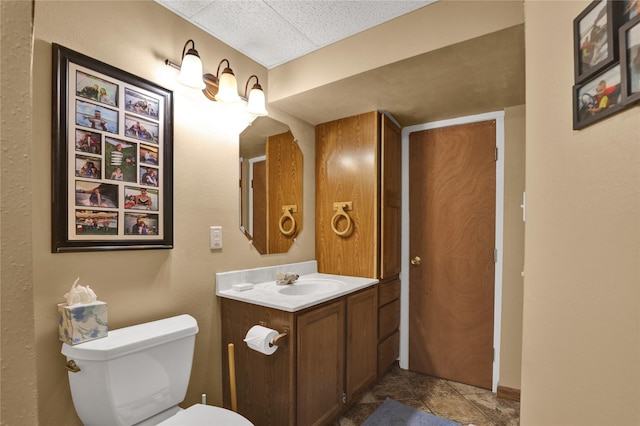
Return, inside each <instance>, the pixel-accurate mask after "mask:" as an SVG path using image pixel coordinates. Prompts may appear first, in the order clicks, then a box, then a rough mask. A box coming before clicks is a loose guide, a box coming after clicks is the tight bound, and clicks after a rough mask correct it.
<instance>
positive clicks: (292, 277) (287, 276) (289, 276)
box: [276, 272, 300, 285]
mask: <svg viewBox="0 0 640 426" xmlns="http://www.w3.org/2000/svg"><path fill="white" fill-rule="evenodd" d="M298 278H300V275H298V274H293V273H291V272H286V273H285V272H278V273H277V274H276V284H277V285H288V284H293V283H294V282H295V281H296V280H297V279H298Z"/></svg>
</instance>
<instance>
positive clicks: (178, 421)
mask: <svg viewBox="0 0 640 426" xmlns="http://www.w3.org/2000/svg"><path fill="white" fill-rule="evenodd" d="M185 425H189V426H215V425H220V426H253V423H251V422H250V421H249V420H247V419H246V418H245V417H243V416H241V415H240V414H238V413H234V412H233V411H231V410H226V409H224V408H220V407H214V406H212V405H203V404H195V405H192V406H191V407H189V408H187V409H186V410H182V411H180V412H178V413H176V415H175V416H173V417H170V418H168V419H167V420H165V421H163V422H161V423H158V426H185Z"/></svg>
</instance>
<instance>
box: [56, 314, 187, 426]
mask: <svg viewBox="0 0 640 426" xmlns="http://www.w3.org/2000/svg"><path fill="white" fill-rule="evenodd" d="M197 332H198V323H197V322H196V320H195V318H193V317H192V316H190V315H180V316H176V317H171V318H166V319H163V320H159V321H153V322H148V323H145V324H139V325H134V326H131V327H126V328H121V329H118V330H112V331H109V334H108V336H107V337H104V338H102V339H97V340H92V341H89V342H86V343H82V344H80V345H76V346H70V345H67V344H66V343H63V344H62V353H63V354H64V355H66V357H67V360H68V361H69V360H73V361H75V363H76V365H77V366H78V367H79V368H80V371H78V372H75V373H74V372H71V371H69V384H70V387H71V395H72V397H73V404H74V406H75V408H76V412H77V413H78V416H80V419H81V420H82V422H83V423H84V424H85V425H114V426H115V425H123V426H130V425H135V424H136V423H139V422H141V421H143V420H145V419H148V418H149V417H152V416H154V415H156V414H158V413H160V412H162V411H165V410H168V409H172V408H176V409H177V405H178V404H179V403H180V402H182V401H183V400H184V397H185V394H186V392H187V386H188V385H189V376H190V374H191V364H192V361H193V348H194V344H195V335H196V333H197Z"/></svg>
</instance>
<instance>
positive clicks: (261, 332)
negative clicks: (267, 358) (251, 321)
mask: <svg viewBox="0 0 640 426" xmlns="http://www.w3.org/2000/svg"><path fill="white" fill-rule="evenodd" d="M278 334H279V333H278V332H277V331H276V330H272V329H270V328H267V327H263V326H261V325H254V326H253V327H251V328H250V329H249V331H248V332H247V335H246V336H245V338H244V341H245V342H246V343H247V346H249V347H250V348H251V349H253V350H254V351H258V352H260V353H263V354H265V355H272V354H273V353H274V352H275V351H277V350H278V347H277V346H276V345H272V344H271V342H272V341H273V339H274V338H276V337H278Z"/></svg>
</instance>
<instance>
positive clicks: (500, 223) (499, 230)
mask: <svg viewBox="0 0 640 426" xmlns="http://www.w3.org/2000/svg"><path fill="white" fill-rule="evenodd" d="M490 120H495V121H496V147H497V148H498V158H497V160H496V224H495V225H496V236H495V248H496V250H497V255H496V263H495V283H494V291H495V294H494V302H493V303H494V306H493V348H494V357H493V374H492V386H491V390H492V391H493V392H497V389H498V379H499V377H500V330H501V322H502V258H503V232H504V111H494V112H488V113H485V114H478V115H471V116H466V117H459V118H454V119H450V120H442V121H435V122H432V123H424V124H416V125H414V126H409V127H405V128H403V129H402V225H401V229H402V242H401V247H402V248H401V270H400V282H401V291H400V367H401V368H403V369H405V370H406V369H408V368H409V268H410V267H411V266H410V263H409V262H410V261H409V258H410V253H409V237H410V233H409V135H410V134H411V133H414V132H420V131H423V130H431V129H437V128H441V127H449V126H457V125H461V124H469V123H476V122H479V121H490Z"/></svg>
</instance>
